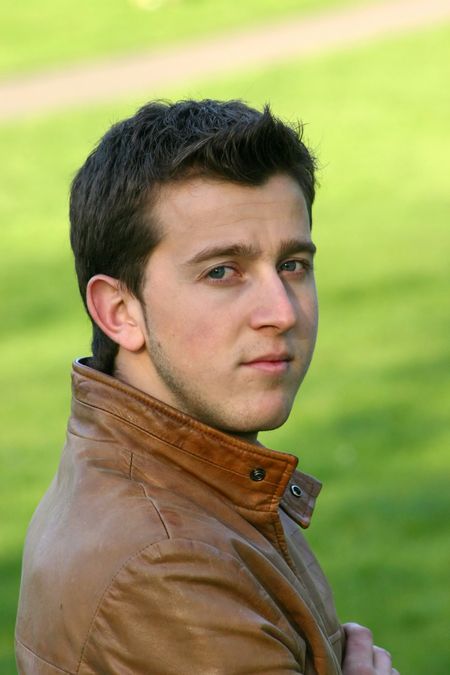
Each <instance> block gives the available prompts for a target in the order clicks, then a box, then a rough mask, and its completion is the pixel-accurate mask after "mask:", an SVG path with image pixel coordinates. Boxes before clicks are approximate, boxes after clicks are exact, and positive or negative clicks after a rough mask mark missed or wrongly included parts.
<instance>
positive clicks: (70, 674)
mask: <svg viewBox="0 0 450 675" xmlns="http://www.w3.org/2000/svg"><path fill="white" fill-rule="evenodd" d="M16 643H17V644H18V645H20V646H21V647H23V648H24V649H26V650H27V652H30V654H33V656H35V657H36V658H37V659H39V661H42V662H43V663H47V664H48V665H49V666H51V667H52V668H55V669H56V670H60V671H61V673H68V674H69V675H74V673H75V672H78V671H73V670H66V669H65V668H60V666H57V665H55V664H54V663H52V662H51V661H49V660H48V659H44V658H43V657H42V656H40V655H39V654H37V653H36V652H35V651H34V650H33V649H31V647H28V645H26V644H25V643H24V642H22V640H19V638H18V637H16Z"/></svg>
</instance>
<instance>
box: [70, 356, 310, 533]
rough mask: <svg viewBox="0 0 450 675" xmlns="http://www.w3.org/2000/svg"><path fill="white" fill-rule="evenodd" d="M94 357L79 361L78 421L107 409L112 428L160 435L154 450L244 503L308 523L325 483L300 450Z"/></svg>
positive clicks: (132, 433)
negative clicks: (207, 419) (236, 428)
mask: <svg viewBox="0 0 450 675" xmlns="http://www.w3.org/2000/svg"><path fill="white" fill-rule="evenodd" d="M88 363H89V359H78V360H77V361H75V362H74V364H73V372H72V384H73V411H72V419H71V424H72V425H74V426H75V427H77V426H78V425H80V426H81V425H83V426H84V424H83V423H86V422H89V423H94V425H95V421H96V419H98V416H103V417H105V416H106V417H107V418H108V422H107V423H108V425H109V427H110V428H111V429H112V430H114V427H120V431H121V437H122V439H123V434H124V433H125V435H126V436H128V437H129V440H130V442H131V441H132V440H133V436H135V435H136V432H137V431H138V432H139V434H142V433H143V434H144V435H147V436H148V437H149V438H151V439H153V441H152V444H151V450H150V449H149V452H151V453H152V454H154V453H157V454H158V455H164V457H165V459H166V460H169V461H170V462H171V463H173V464H175V465H177V466H178V468H179V469H181V470H184V471H187V472H189V473H190V474H191V475H194V476H196V477H197V478H198V479H200V480H201V481H202V482H203V483H206V484H207V485H209V486H210V487H211V488H212V489H214V490H215V491H217V492H219V493H221V494H222V495H223V496H225V497H226V498H227V499H228V500H230V501H231V502H232V503H233V504H234V505H235V506H236V507H237V508H238V509H239V510H241V511H245V512H250V511H252V512H253V513H255V512H261V513H260V515H261V516H263V514H264V513H266V514H269V513H270V512H271V513H272V514H277V513H278V508H279V506H281V507H282V508H283V509H284V511H286V512H287V513H288V515H289V516H290V517H291V518H292V519H293V520H295V522H297V523H298V524H299V525H301V526H302V527H303V528H306V527H308V526H309V523H310V519H311V516H312V512H313V509H314V504H315V500H316V497H317V495H318V494H319V492H320V489H321V487H322V486H321V483H319V481H317V480H316V479H315V478H312V477H311V476H308V475H307V474H304V473H302V472H300V471H296V466H297V462H298V460H297V458H296V457H295V456H293V455H290V454H286V453H283V452H278V451H274V450H270V449H267V448H264V447H262V446H258V445H253V444H251V443H248V442H246V441H243V440H240V439H237V438H235V437H233V436H230V435H228V434H225V433H223V432H221V431H218V430H216V429H213V428H212V427H209V426H207V425H205V424H202V423H201V422H199V421H197V420H195V419H193V418H192V417H189V416H188V415H186V414H184V413H182V412H180V411H179V410H176V409H175V408H172V407H170V406H168V405H166V404H164V403H162V402H161V401H159V400H157V399H155V398H153V397H151V396H149V395H148V394H145V393H144V392H142V391H140V390H138V389H135V388H134V387H131V386H129V385H127V384H125V383H123V382H121V381H119V380H117V379H116V378H114V377H111V376H109V375H106V374H104V373H102V372H100V371H98V370H94V369H93V368H91V367H90V366H89V365H88ZM80 404H81V408H80ZM141 447H142V446H141ZM174 448H176V450H177V452H174V451H173V449H174ZM143 451H144V452H145V447H144V450H143Z"/></svg>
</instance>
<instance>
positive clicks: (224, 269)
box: [206, 265, 234, 281]
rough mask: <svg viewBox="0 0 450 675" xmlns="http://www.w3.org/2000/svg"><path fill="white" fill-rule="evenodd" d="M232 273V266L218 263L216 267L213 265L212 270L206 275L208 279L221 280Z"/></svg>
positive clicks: (227, 277)
mask: <svg viewBox="0 0 450 675" xmlns="http://www.w3.org/2000/svg"><path fill="white" fill-rule="evenodd" d="M233 273H234V269H233V268H232V267H228V266H227V265H219V266H218V267H213V269H212V270H209V272H208V274H207V275H206V276H207V278H208V279H213V280H214V281H222V280H224V279H229V278H230V277H231V276H232V275H233Z"/></svg>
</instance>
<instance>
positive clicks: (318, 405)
mask: <svg viewBox="0 0 450 675" xmlns="http://www.w3.org/2000/svg"><path fill="white" fill-rule="evenodd" d="M449 37H450V30H449V28H448V27H441V28H438V29H435V30H427V31H425V32H418V33H417V34H414V35H406V36H401V37H391V38H389V39H386V40H384V41H381V42H379V43H376V44H372V45H370V46H365V47H360V48H358V49H354V50H348V51H344V52H342V53H339V54H332V55H327V56H323V57H320V58H315V59H311V60H307V61H301V62H300V61H299V62H291V63H288V64H286V65H284V66H277V67H273V68H270V69H264V70H260V71H252V73H247V74H240V75H238V76H233V77H230V78H228V79H225V80H221V81H215V82H207V83H203V84H198V85H192V86H190V87H189V88H187V87H186V88H184V89H183V90H178V91H172V92H170V91H168V92H162V93H165V94H167V95H171V96H172V97H173V98H178V97H181V96H183V97H186V96H196V97H197V96H213V97H220V98H230V97H233V98H235V97H241V98H243V99H245V100H247V101H249V102H250V103H252V104H256V105H260V104H262V103H263V102H265V101H267V100H270V101H271V103H272V105H273V108H274V110H275V111H276V112H277V113H279V114H280V115H281V116H284V117H286V118H288V119H294V118H296V117H297V116H301V117H302V118H303V120H304V121H305V122H306V123H307V124H306V127H305V134H306V137H307V139H308V141H309V142H310V143H311V144H312V146H313V147H314V148H315V150H316V152H317V154H318V156H319V158H320V163H321V171H320V180H321V183H322V188H321V189H320V191H319V194H318V201H317V205H316V208H315V214H314V217H315V221H314V227H313V238H314V240H315V242H316V244H317V245H318V249H319V253H318V258H317V279H318V286H319V294H320V300H321V326H320V337H319V342H318V346H317V351H316V356H315V360H314V361H313V365H312V368H311V372H310V374H309V375H308V378H307V380H306V381H305V383H304V385H303V387H302V389H301V393H300V395H299V397H298V401H297V403H296V408H295V411H294V413H293V415H292V416H291V419H290V420H289V422H288V423H287V424H286V425H285V426H284V427H283V428H281V429H280V430H278V431H275V432H272V433H270V434H265V435H264V439H263V440H264V442H266V443H267V444H268V445H271V446H272V447H275V448H278V449H283V450H292V451H294V452H296V453H298V454H299V457H300V466H301V468H302V469H303V470H305V471H308V472H311V473H313V474H315V475H317V476H318V477H319V478H321V479H322V480H323V481H324V483H325V485H324V490H323V494H322V495H321V498H320V499H319V503H318V509H317V511H316V514H315V516H314V519H313V525H312V528H311V530H310V531H308V533H307V535H308V537H309V539H310V540H311V542H312V544H313V547H314V549H315V550H316V552H317V553H318V557H319V558H320V560H321V562H322V564H323V567H324V568H325V570H326V572H327V574H328V575H329V577H330V579H331V582H332V584H333V587H334V588H335V591H336V600H337V605H338V609H339V613H340V616H341V618H342V620H350V619H351V620H356V621H359V622H361V623H364V624H367V625H369V626H370V627H371V628H372V630H373V632H374V635H375V639H376V641H377V642H378V643H379V644H382V645H383V646H385V647H386V648H388V649H390V650H391V651H392V653H393V654H394V659H395V664H396V667H397V668H398V669H399V671H400V672H402V673H405V674H406V673H407V674H408V675H423V673H432V674H433V675H444V674H445V675H447V673H448V672H449V670H450V648H449V643H448V634H447V633H448V607H449V606H450V597H449V596H450V590H449V585H448V578H447V577H448V569H449V562H450V561H449V545H448V541H449V534H450V532H449V524H448V522H449V519H448V513H449V497H448V471H449V465H450V460H449V457H448V448H449V446H450V433H449V428H448V424H447V420H446V417H447V415H448V409H449V405H448V379H449V377H448V376H449V372H448V357H449V341H448V335H449V328H450V326H449V322H450V319H449V315H448V312H447V311H446V309H445V308H446V306H448V290H447V289H448V281H449V266H448V248H449V243H450V234H449V229H448V206H449V203H448V202H449V196H448V175H449V170H450V166H449V161H450V160H449V158H450V152H449V148H448V146H446V145H445V143H444V139H445V138H446V134H447V125H448V119H449V112H450V110H449V108H450V97H449V90H448V87H447V86H446V84H445V81H444V74H445V70H446V64H447V63H448V62H449V56H450V54H449V51H450V40H449ZM143 102H144V101H143V100H141V101H134V102H133V104H131V103H129V104H128V105H124V104H120V105H119V106H114V105H110V106H108V107H99V108H95V109H91V110H85V111H76V112H72V113H70V114H69V113H68V114H64V115H58V116H54V117H48V118H46V119H40V120H35V121H27V122H22V123H15V124H12V123H11V124H8V125H3V127H0V148H1V153H2V157H3V158H6V161H5V160H4V161H3V162H2V164H1V165H0V184H1V185H2V188H3V191H2V196H1V198H0V199H1V200H0V219H1V222H2V234H3V246H2V250H1V253H0V255H1V256H2V261H1V265H0V274H1V279H0V289H1V293H2V297H1V306H2V309H3V317H2V318H3V331H2V335H1V350H0V354H1V368H0V373H1V378H2V382H1V389H0V391H1V392H2V396H3V400H2V404H1V406H0V409H1V414H2V419H1V426H2V444H3V448H2V454H1V462H2V469H1V473H0V481H1V482H0V512H1V513H2V514H3V518H2V523H1V531H0V540H1V544H2V546H1V554H0V568H1V590H0V593H1V597H2V599H3V601H2V603H1V608H0V622H1V625H0V628H1V635H0V654H2V657H1V659H0V672H2V673H5V674H9V673H13V672H14V666H13V657H12V647H11V641H12V632H13V625H14V618H15V611H16V602H17V592H18V585H19V573H20V555H21V547H22V542H23V537H24V534H25V528H26V524H27V522H28V521H29V518H30V517H31V514H32V512H33V510H34V508H35V505H36V503H37V501H38V500H39V498H40V496H41V495H42V493H43V491H44V490H45V487H46V485H47V484H48V483H49V482H50V479H51V477H52V474H53V472H54V471H55V469H56V466H57V463H58V457H59V453H60V448H61V445H62V443H63V440H64V427H65V424H66V418H67V414H68V410H69V400H70V399H69V396H70V392H69V375H70V361H71V360H72V359H73V358H74V357H76V356H80V355H84V354H86V353H87V352H88V349H89V330H88V321H87V319H86V318H85V317H84V315H83V310H82V307H81V302H80V301H79V299H78V296H77V289H76V281H75V279H74V274H73V271H72V267H73V265H72V261H71V257H70V251H69V245H68V241H67V215H66V214H67V191H68V184H69V181H70V178H71V176H72V174H73V172H74V171H75V169H76V168H77V167H78V166H79V164H80V163H81V162H82V161H83V160H84V158H85V156H86V154H87V152H88V151H89V149H90V148H91V147H92V145H93V144H94V142H95V141H96V139H97V138H98V137H99V136H100V134H101V133H103V131H104V130H105V129H106V128H107V126H109V125H110V124H111V123H112V122H114V121H116V120H117V119H119V118H121V117H122V116H123V115H125V114H129V113H131V112H132V111H133V110H134V108H135V107H136V105H138V104H141V103H143Z"/></svg>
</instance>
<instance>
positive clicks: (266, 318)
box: [251, 272, 297, 333]
mask: <svg viewBox="0 0 450 675" xmlns="http://www.w3.org/2000/svg"><path fill="white" fill-rule="evenodd" d="M256 286H257V288H256V289H255V291H256V293H255V295H256V298H255V299H254V301H253V307H252V311H251V327H252V328H254V329H255V330H259V329H261V328H265V327H267V328H272V329H274V330H275V331H276V332H279V333H284V332H286V331H288V330H289V329H290V328H292V327H293V326H294V325H295V323H296V321H297V312H296V304H297V298H296V297H295V295H294V294H293V292H292V290H291V289H290V288H289V286H288V285H285V284H284V283H283V280H282V279H281V278H280V276H279V275H278V273H276V272H275V273H273V274H270V275H268V277H267V278H265V279H264V280H262V281H261V282H260V283H259V284H257V285H256Z"/></svg>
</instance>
